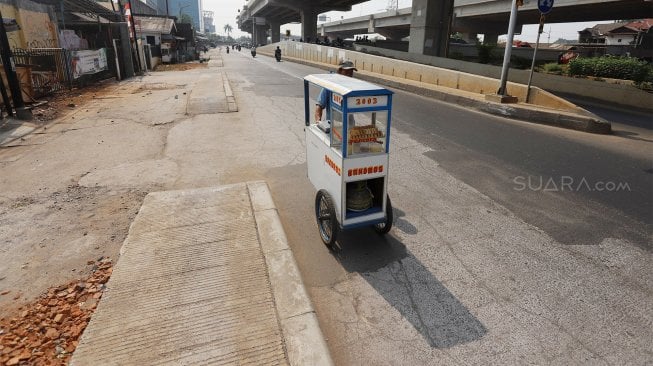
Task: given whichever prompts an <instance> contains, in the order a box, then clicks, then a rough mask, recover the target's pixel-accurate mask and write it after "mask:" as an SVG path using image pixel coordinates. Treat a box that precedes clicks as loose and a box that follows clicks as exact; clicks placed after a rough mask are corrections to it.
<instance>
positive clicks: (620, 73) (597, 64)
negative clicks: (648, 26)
mask: <svg viewBox="0 0 653 366" xmlns="http://www.w3.org/2000/svg"><path fill="white" fill-rule="evenodd" d="M569 75H572V76H594V77H599V78H612V79H622V80H632V81H634V82H635V83H636V84H641V83H642V82H646V81H650V80H651V78H652V77H653V67H652V66H651V65H650V64H649V63H647V62H646V61H640V60H638V59H636V58H633V57H613V56H603V57H594V58H581V57H579V58H576V59H574V60H572V61H571V62H569Z"/></svg>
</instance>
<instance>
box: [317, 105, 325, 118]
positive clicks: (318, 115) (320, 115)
mask: <svg viewBox="0 0 653 366" xmlns="http://www.w3.org/2000/svg"><path fill="white" fill-rule="evenodd" d="M323 109H324V108H322V107H321V106H320V105H319V104H316V105H315V122H319V121H321V120H322V110H323Z"/></svg>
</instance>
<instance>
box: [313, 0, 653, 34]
mask: <svg viewBox="0 0 653 366" xmlns="http://www.w3.org/2000/svg"><path fill="white" fill-rule="evenodd" d="M510 3H511V2H510V1H506V0H502V1H497V0H491V1H488V0H455V1H454V8H453V24H452V30H453V31H454V32H461V33H469V34H485V35H486V39H488V38H489V39H490V40H494V41H496V37H498V35H500V34H505V33H506V32H507V27H508V20H509V18H510ZM647 14H648V15H647ZM651 14H653V2H651V1H645V0H557V1H556V2H555V6H554V9H553V10H552V11H551V12H550V13H549V14H547V16H546V21H547V23H565V22H581V21H605V20H615V19H637V18H641V17H646V16H650V15H651ZM412 15H413V8H412V7H407V8H403V9H398V10H396V11H386V12H383V13H377V14H370V15H365V16H360V17H355V18H349V19H344V20H339V21H334V22H329V23H324V24H320V25H318V33H319V34H320V35H321V36H325V35H326V36H329V37H342V38H347V37H351V36H353V35H355V34H361V33H379V34H381V35H383V36H385V37H388V38H390V39H393V40H399V39H401V38H404V37H407V36H409V35H410V26H411V20H412ZM539 18H540V12H539V10H538V9H537V1H536V0H526V1H524V6H522V7H520V8H519V12H518V18H517V27H518V28H521V26H522V25H524V24H537V23H539Z"/></svg>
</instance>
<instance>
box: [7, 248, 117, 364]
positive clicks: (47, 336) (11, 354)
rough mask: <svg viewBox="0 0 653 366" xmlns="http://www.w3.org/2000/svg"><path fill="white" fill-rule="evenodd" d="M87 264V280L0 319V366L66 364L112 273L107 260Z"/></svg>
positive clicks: (57, 289) (55, 290)
mask: <svg viewBox="0 0 653 366" xmlns="http://www.w3.org/2000/svg"><path fill="white" fill-rule="evenodd" d="M87 264H88V265H89V266H92V272H93V274H92V275H91V276H90V277H89V278H86V279H84V280H78V281H74V282H71V283H69V284H68V285H65V286H59V287H54V288H51V289H49V290H48V291H47V292H46V293H44V294H43V295H41V297H40V298H39V299H38V300H37V301H36V302H34V303H32V304H28V305H25V306H23V307H21V308H18V312H17V313H16V314H14V315H12V316H9V317H5V318H0V365H7V366H12V365H35V364H38V365H67V364H68V361H69V359H70V356H71V355H72V353H73V351H75V348H76V347H77V344H78V341H79V337H80V335H81V334H82V332H83V331H84V329H85V328H86V325H87V324H88V322H89V320H90V319H91V315H92V314H93V311H94V310H95V307H96V306H97V303H98V301H99V300H100V298H101V297H102V294H103V292H104V290H105V288H106V285H105V284H106V282H107V281H108V280H109V277H110V276H111V272H112V270H113V267H112V263H111V260H110V259H109V258H100V259H99V260H98V261H97V262H96V261H90V262H88V263H87ZM4 294H5V295H6V294H7V293H6V292H5V293H4Z"/></svg>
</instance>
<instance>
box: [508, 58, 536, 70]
mask: <svg viewBox="0 0 653 366" xmlns="http://www.w3.org/2000/svg"><path fill="white" fill-rule="evenodd" d="M532 63H533V61H532V60H531V59H528V58H525V57H519V56H514V55H513V56H511V57H510V64H511V65H512V67H514V68H516V69H530V68H531V64H532Z"/></svg>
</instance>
